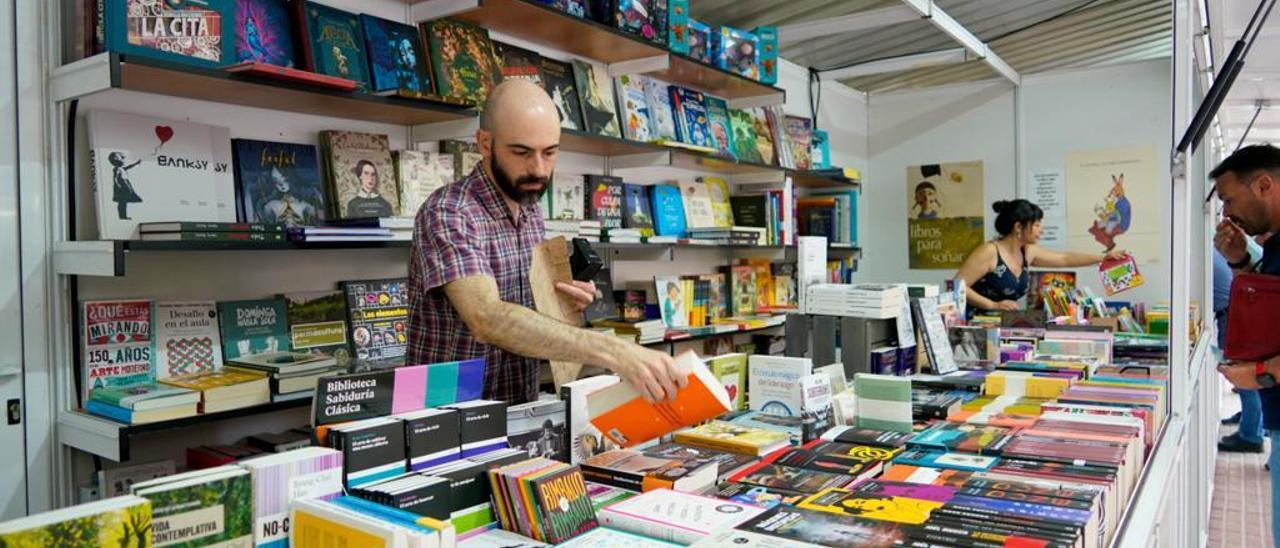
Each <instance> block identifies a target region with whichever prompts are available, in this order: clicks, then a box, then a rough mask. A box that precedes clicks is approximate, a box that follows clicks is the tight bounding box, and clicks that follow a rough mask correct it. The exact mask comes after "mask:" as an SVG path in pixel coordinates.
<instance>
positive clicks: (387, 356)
mask: <svg viewBox="0 0 1280 548" xmlns="http://www.w3.org/2000/svg"><path fill="white" fill-rule="evenodd" d="M342 290H343V292H344V293H345V294H346V296H347V329H349V330H350V335H351V337H350V339H351V345H352V350H353V351H352V353H351V355H352V356H353V357H354V358H355V361H356V364H357V365H359V366H362V367H361V368H360V369H366V368H372V369H378V368H380V366H381V365H388V366H398V365H403V364H404V359H405V354H406V352H407V351H408V346H409V331H408V326H409V280H408V278H392V279H387V280H358V281H347V282H342Z"/></svg>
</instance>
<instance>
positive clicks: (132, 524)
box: [0, 495, 151, 548]
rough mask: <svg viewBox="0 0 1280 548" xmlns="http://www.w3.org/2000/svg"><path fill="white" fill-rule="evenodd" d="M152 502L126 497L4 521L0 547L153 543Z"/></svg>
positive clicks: (136, 547)
mask: <svg viewBox="0 0 1280 548" xmlns="http://www.w3.org/2000/svg"><path fill="white" fill-rule="evenodd" d="M150 532H151V504H150V503H149V502H148V501H147V499H144V498H142V497H135V496H129V495H126V496H123V497H112V498H109V499H106V500H100V501H96V502H90V503H87V504H81V505H79V506H72V507H69V508H62V509H60V510H54V511H52V512H44V513H40V514H35V515H31V516H27V517H25V518H19V519H15V520H12V521H6V522H4V523H0V546H121V547H124V548H140V547H145V546H151V533H150Z"/></svg>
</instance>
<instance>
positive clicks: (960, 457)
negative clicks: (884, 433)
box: [893, 449, 999, 472]
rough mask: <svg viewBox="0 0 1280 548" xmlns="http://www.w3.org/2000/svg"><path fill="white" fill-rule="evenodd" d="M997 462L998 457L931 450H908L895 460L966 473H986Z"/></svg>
mask: <svg viewBox="0 0 1280 548" xmlns="http://www.w3.org/2000/svg"><path fill="white" fill-rule="evenodd" d="M997 461H999V459H998V458H997V457H989V456H985V455H974V454H970V453H944V452H942V451H938V450H930V449H908V450H907V451H903V452H902V453H901V454H899V455H898V456H897V457H894V459H893V462H894V463H901V464H908V465H912V466H927V467H929V468H946V469H949V470H961V471H965V472H985V471H987V470H990V469H991V467H992V466H995V464H996V462H997Z"/></svg>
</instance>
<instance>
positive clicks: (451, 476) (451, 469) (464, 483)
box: [420, 460, 491, 512]
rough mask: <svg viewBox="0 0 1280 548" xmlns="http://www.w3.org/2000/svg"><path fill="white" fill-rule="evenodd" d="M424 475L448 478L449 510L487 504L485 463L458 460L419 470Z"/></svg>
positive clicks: (487, 485) (488, 489) (488, 488)
mask: <svg viewBox="0 0 1280 548" xmlns="http://www.w3.org/2000/svg"><path fill="white" fill-rule="evenodd" d="M420 473H421V474H422V475H424V476H433V477H440V478H445V479H447V480H449V501H450V504H451V505H452V508H450V511H452V512H459V511H462V510H466V509H468V508H472V507H475V506H479V505H481V504H489V493H490V491H491V489H490V487H489V480H488V478H486V477H485V465H483V464H480V463H476V462H471V461H469V460H460V461H456V462H451V463H449V464H445V465H442V466H437V467H435V468H429V469H427V470H423V471H422V472H420Z"/></svg>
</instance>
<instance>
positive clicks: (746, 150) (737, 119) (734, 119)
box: [729, 109, 764, 224]
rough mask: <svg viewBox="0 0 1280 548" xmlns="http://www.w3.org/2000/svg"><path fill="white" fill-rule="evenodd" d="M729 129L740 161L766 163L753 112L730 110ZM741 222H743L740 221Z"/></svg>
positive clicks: (736, 156)
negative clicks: (762, 155)
mask: <svg viewBox="0 0 1280 548" xmlns="http://www.w3.org/2000/svg"><path fill="white" fill-rule="evenodd" d="M729 129H730V131H731V132H732V134H733V137H732V143H733V148H732V149H731V150H732V151H733V157H734V158H737V159H738V161H739V162H750V163H756V164H760V163H764V158H763V157H761V155H760V148H759V145H758V144H757V143H756V139H757V137H756V128H755V119H754V118H753V117H752V116H751V113H750V112H748V111H745V110H741V109H730V110H729ZM739 224H741V223H739Z"/></svg>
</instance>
